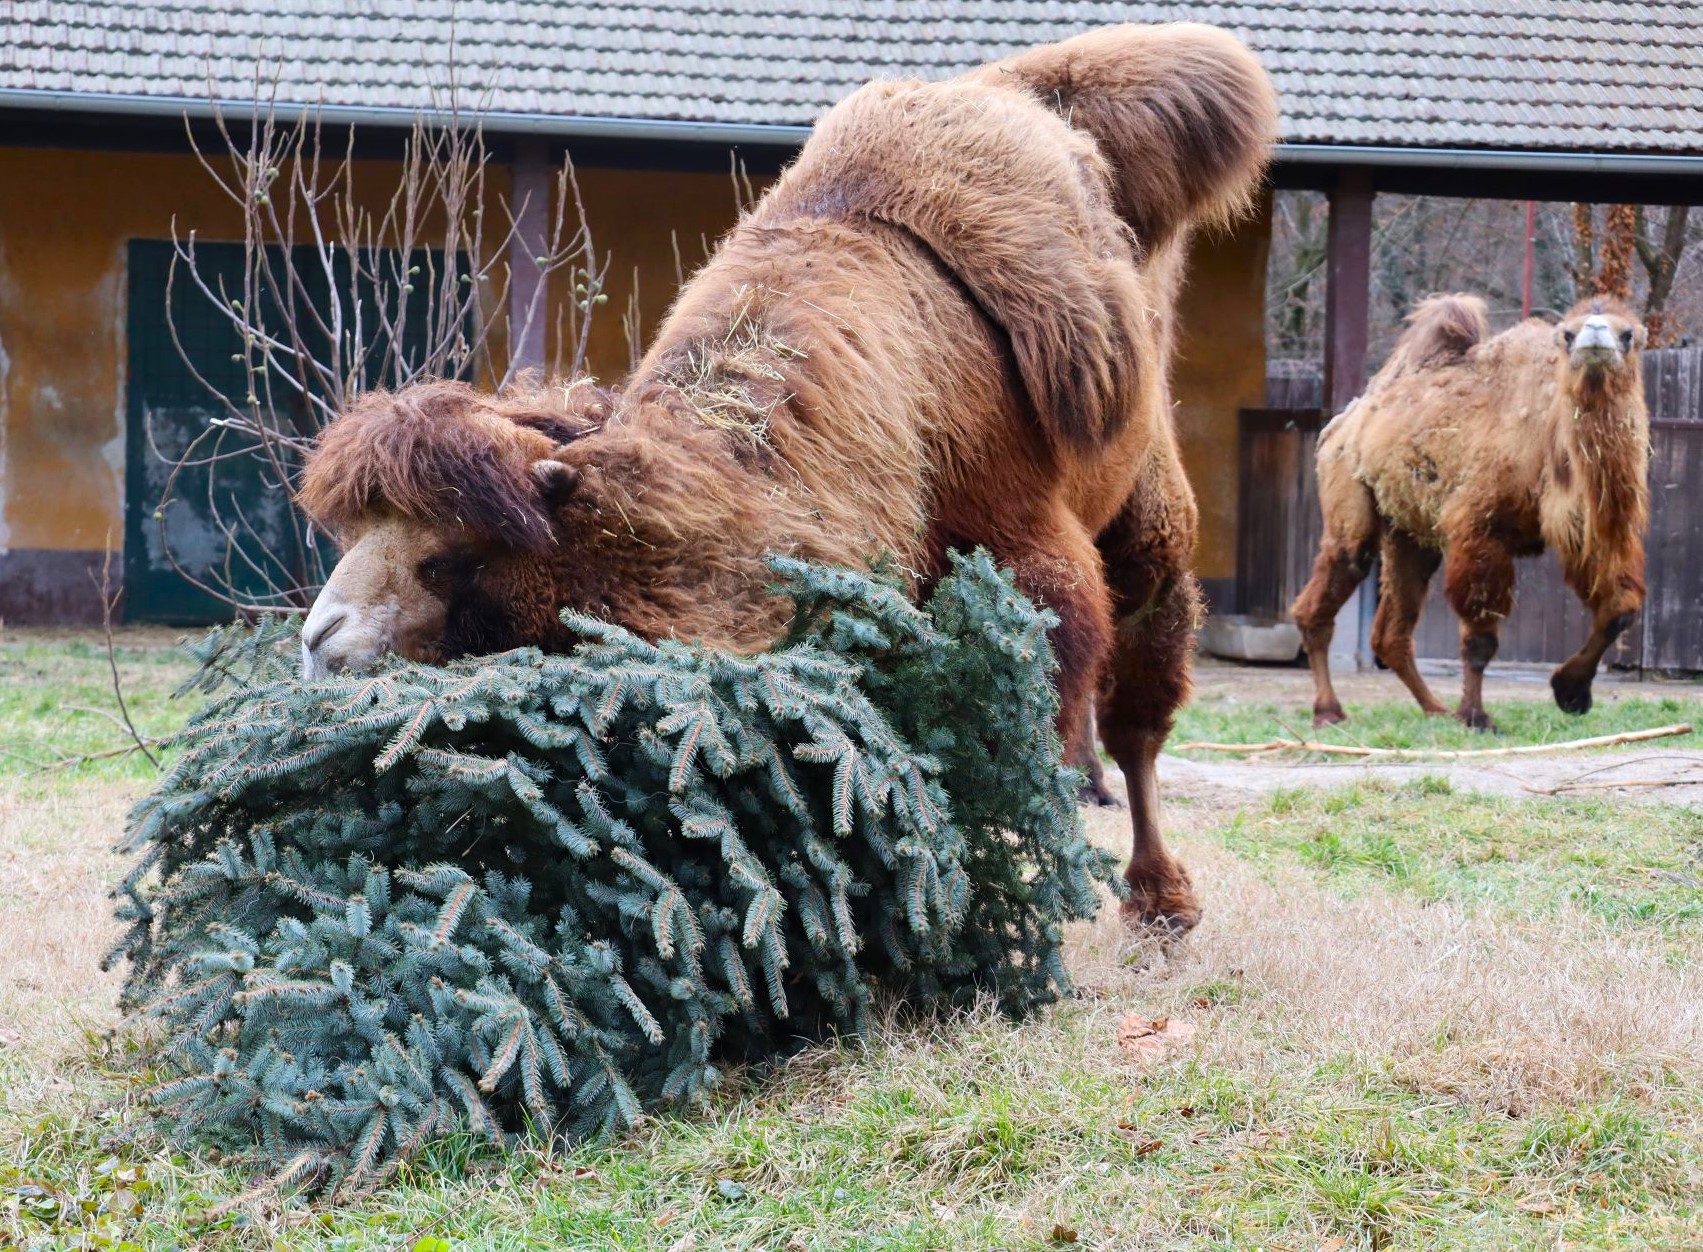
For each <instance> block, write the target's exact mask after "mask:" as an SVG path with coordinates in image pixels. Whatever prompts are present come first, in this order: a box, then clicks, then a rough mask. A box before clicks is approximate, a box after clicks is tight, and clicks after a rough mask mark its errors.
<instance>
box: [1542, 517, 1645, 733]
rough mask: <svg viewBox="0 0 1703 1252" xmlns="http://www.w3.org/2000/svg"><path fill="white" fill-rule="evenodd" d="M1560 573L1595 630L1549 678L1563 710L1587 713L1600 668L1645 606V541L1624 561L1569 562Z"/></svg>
mask: <svg viewBox="0 0 1703 1252" xmlns="http://www.w3.org/2000/svg"><path fill="white" fill-rule="evenodd" d="M1562 572H1563V573H1564V574H1565V575H1566V578H1567V585H1568V586H1570V587H1571V588H1573V590H1574V592H1575V593H1576V594H1577V595H1578V597H1579V599H1581V600H1583V601H1584V602H1585V607H1586V608H1588V609H1590V611H1591V633H1590V635H1589V636H1588V637H1587V638H1586V640H1585V642H1584V644H1583V646H1581V647H1580V649H1579V650H1578V651H1577V652H1575V653H1574V654H1573V655H1572V656H1570V657H1568V658H1567V659H1566V660H1565V661H1563V662H1562V663H1561V664H1560V665H1558V666H1557V667H1556V669H1555V672H1554V673H1553V674H1551V675H1550V676H1549V689H1550V690H1551V691H1553V692H1554V693H1555V703H1556V706H1557V707H1558V708H1560V709H1561V711H1562V712H1563V713H1574V714H1579V713H1588V712H1590V711H1591V684H1592V682H1593V681H1595V679H1596V676H1597V667H1598V666H1599V665H1601V664H1602V659H1603V657H1604V656H1605V655H1606V654H1607V652H1608V650H1609V649H1610V648H1612V647H1613V646H1614V642H1615V640H1617V639H1619V638H1620V636H1621V635H1623V634H1625V633H1626V628H1627V627H1628V626H1630V625H1631V624H1632V619H1633V618H1634V617H1636V616H1637V615H1638V610H1639V609H1641V608H1642V607H1643V606H1644V548H1643V544H1642V543H1640V544H1638V545H1636V546H1635V547H1634V548H1633V549H1632V550H1631V551H1628V552H1626V553H1625V554H1624V557H1623V558H1622V559H1621V560H1616V561H1610V560H1601V561H1598V562H1596V563H1595V566H1594V568H1592V569H1582V568H1575V567H1573V566H1571V565H1569V566H1566V567H1564V568H1563V570H1562Z"/></svg>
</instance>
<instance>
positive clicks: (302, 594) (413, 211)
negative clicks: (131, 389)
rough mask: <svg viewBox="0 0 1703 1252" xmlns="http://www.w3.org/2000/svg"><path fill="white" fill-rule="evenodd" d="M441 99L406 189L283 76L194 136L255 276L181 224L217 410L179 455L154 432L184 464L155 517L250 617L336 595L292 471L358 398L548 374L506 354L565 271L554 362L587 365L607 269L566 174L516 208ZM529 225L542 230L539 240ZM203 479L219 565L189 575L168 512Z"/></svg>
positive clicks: (449, 98) (472, 124)
mask: <svg viewBox="0 0 1703 1252" xmlns="http://www.w3.org/2000/svg"><path fill="white" fill-rule="evenodd" d="M440 94H441V95H442V96H443V100H444V103H443V106H442V107H434V109H433V110H432V112H430V113H429V114H422V115H417V116H416V117H415V119H414V122H413V124H412V126H411V128H410V129H409V131H408V133H407V135H406V136H405V138H404V139H403V140H402V143H401V150H400V155H399V157H398V159H397V160H396V165H397V167H398V168H397V170H396V172H395V174H394V176H393V177H391V178H390V179H388V180H387V181H385V182H384V183H383V184H382V185H381V186H380V187H379V188H376V189H375V188H374V187H373V186H372V183H373V180H374V179H375V178H383V177H384V176H383V175H382V174H380V173H379V172H378V171H379V168H380V167H379V164H378V162H374V161H362V162H357V160H356V157H355V135H354V129H353V128H352V127H350V128H348V129H347V130H346V131H342V132H339V133H337V134H335V135H328V134H327V128H326V127H325V126H324V125H323V123H322V118H321V116H320V114H319V112H318V111H317V110H315V109H308V110H303V111H301V112H299V113H296V114H295V115H294V116H293V117H289V116H285V112H286V111H285V110H281V109H280V107H279V105H278V103H277V100H276V90H275V83H274V84H272V85H270V86H269V85H268V84H266V83H265V82H261V81H257V84H256V91H255V94H254V99H253V102H252V104H251V105H250V107H249V112H248V115H247V116H246V118H237V119H235V120H234V121H233V119H232V118H231V117H229V116H227V114H226V112H225V111H224V110H222V109H219V108H217V107H215V110H214V125H215V128H216V131H217V135H218V143H217V144H209V145H205V146H204V145H203V144H202V143H201V142H200V141H198V139H197V136H196V134H195V132H194V130H193V129H190V143H191V145H192V147H193V148H194V151H195V155H196V157H197V159H198V160H199V161H200V163H201V165H202V167H203V168H204V169H205V170H206V172H207V174H208V176H209V177H211V178H212V179H213V180H214V181H215V182H216V183H217V185H218V187H219V189H220V191H221V192H223V194H224V195H225V196H226V197H227V198H229V199H230V200H231V202H232V203H234V204H235V205H236V206H237V208H238V210H239V211H240V213H241V219H242V268H241V276H240V281H239V282H236V283H233V282H231V281H230V280H229V277H228V275H227V274H224V273H220V272H216V270H217V268H218V267H216V266H214V265H212V264H209V263H207V262H206V260H205V251H204V249H203V248H200V247H198V240H197V235H196V232H195V231H193V230H191V231H189V232H187V234H182V233H180V232H179V230H178V227H177V224H176V222H175V221H174V223H173V228H172V242H173V247H174V256H173V258H172V263H171V271H170V277H169V279H168V283H167V293H166V308H167V317H168V320H169V322H170V331H171V336H172V341H173V343H174V344H175V345H176V347H177V351H178V353H179V355H180V356H181V357H182V359H183V361H184V364H185V365H186V366H187V367H188V369H189V370H190V372H191V373H192V374H193V375H194V377H195V378H196V381H197V382H198V383H200V384H201V385H202V386H203V387H204V388H205V389H206V391H207V393H208V395H209V396H210V397H212V399H213V401H214V405H213V408H214V413H215V415H214V416H213V417H212V418H211V419H210V420H208V421H207V423H206V425H205V428H204V429H201V430H199V431H197V432H196V433H195V435H194V437H193V438H192V439H191V440H190V442H189V444H188V446H187V448H185V449H183V450H182V451H181V453H176V454H173V453H167V452H164V451H162V450H161V448H160V445H159V443H158V441H157V440H156V438H155V432H154V431H153V430H152V429H150V431H149V442H150V446H151V447H152V449H153V451H154V453H155V455H158V456H160V457H162V458H163V459H164V460H166V461H167V462H168V463H169V464H170V472H169V477H168V479H167V482H166V486H165V490H164V492H163V495H162V498H161V500H160V502H159V505H158V508H157V509H156V512H155V514H154V517H155V521H156V523H157V524H158V525H159V527H160V533H161V538H162V546H163V547H164V549H165V552H166V554H167V558H168V560H169V561H170V564H171V566H172V568H173V569H175V570H176V571H177V572H178V573H179V574H180V575H182V576H183V577H184V578H185V579H187V580H188V581H189V582H190V583H192V584H193V585H194V586H195V587H197V588H199V589H200V590H201V591H202V592H204V593H206V594H207V595H209V596H211V597H212V598H213V599H214V600H216V601H217V602H219V603H221V604H224V605H227V606H229V607H230V608H231V609H232V610H233V611H235V612H236V613H238V614H240V615H244V616H252V615H254V614H258V613H267V612H280V611H284V612H288V611H293V610H299V609H302V608H305V607H306V606H307V605H309V604H311V602H312V599H313V596H314V594H315V592H316V591H317V589H318V587H319V586H320V584H322V583H323V581H324V579H325V576H326V574H327V572H328V554H327V553H326V552H325V550H324V547H323V545H322V544H321V542H320V537H319V536H316V535H315V534H314V533H313V528H312V526H311V524H310V523H309V522H308V520H307V519H306V518H305V517H304V516H303V515H302V514H301V512H300V511H299V510H298V509H297V508H296V507H295V504H294V487H295V483H296V475H297V473H298V469H299V466H300V464H301V459H302V455H303V453H304V452H305V451H306V450H307V449H308V447H309V446H310V445H311V444H312V442H313V440H314V438H315V437H316V436H317V435H318V433H319V431H320V429H321V428H322V427H323V426H324V425H325V423H326V422H328V421H329V420H330V419H331V418H332V417H334V416H335V415H336V414H337V413H338V412H340V411H341V410H342V409H343V408H345V407H346V406H347V405H348V404H349V403H350V401H352V400H353V399H354V398H355V396H356V395H358V394H359V393H360V392H362V391H365V390H368V389H371V388H375V387H387V388H396V387H401V386H404V385H406V384H407V383H409V382H412V381H414V380H416V379H421V378H428V377H438V378H453V377H468V378H473V379H476V380H478V381H480V382H481V383H482V384H485V385H490V386H494V387H499V388H500V387H503V386H506V385H507V384H508V383H510V382H511V381H513V379H514V377H515V376H516V374H517V372H519V370H520V369H521V368H522V367H523V366H525V365H534V366H537V365H542V364H543V362H537V361H534V362H525V361H523V360H521V359H520V354H517V353H516V352H513V351H511V350H510V346H511V345H515V344H521V343H526V342H528V341H535V340H537V339H538V338H540V337H541V336H539V335H537V334H535V333H534V332H535V329H536V328H537V327H538V325H539V323H540V322H542V321H543V319H545V318H546V317H547V315H548V297H547V292H548V289H549V280H550V276H551V275H553V274H555V273H557V272H558V271H563V270H566V271H569V273H568V275H567V277H568V279H569V280H570V281H571V282H572V283H573V291H574V296H573V299H572V300H571V301H569V302H568V303H567V305H566V306H565V307H564V309H563V310H562V313H561V316H560V317H559V318H558V321H557V324H556V326H555V327H554V328H553V329H554V331H555V351H554V354H553V356H554V360H553V361H551V362H550V364H551V365H552V367H553V369H554V371H555V372H559V373H566V374H569V375H573V374H577V373H579V372H580V371H581V370H582V369H583V367H584V365H585V355H586V347H587V342H588V336H589V331H590V321H591V314H592V311H593V310H594V309H595V307H596V306H597V304H599V303H602V302H603V300H604V299H605V298H606V297H604V296H603V293H602V287H603V281H604V277H605V275H606V272H607V268H608V261H607V258H605V257H602V256H601V255H600V254H599V253H598V252H597V250H596V249H595V247H594V245H593V240H592V236H591V232H590V229H589V227H588V225H587V222H586V217H585V211H584V205H583V202H582V200H581V198H580V192H579V187H578V184H577V182H576V180H575V177H574V171H573V167H572V164H571V162H569V161H566V160H565V161H564V162H563V165H562V167H561V169H560V170H559V171H558V172H557V173H556V175H555V180H554V181H555V187H554V191H555V194H554V196H553V197H552V198H551V202H550V203H549V204H548V205H545V206H537V205H532V204H529V203H528V200H527V197H526V196H524V195H523V196H521V197H519V199H518V202H516V203H511V199H513V197H506V196H502V195H498V194H496V193H495V192H494V191H493V190H492V188H491V186H490V183H491V181H492V180H491V177H490V175H491V172H492V171H491V165H492V156H491V152H490V149H489V148H488V147H487V144H486V140H485V135H484V131H483V128H482V126H481V124H480V118H479V114H478V112H477V110H468V109H464V108H462V107H461V105H460V104H459V102H458V93H457V91H456V89H455V87H454V85H453V81H452V83H451V86H450V87H449V88H448V89H447V91H445V92H444V93H440ZM339 141H340V142H339ZM338 147H340V148H341V151H337V150H335V149H336V148H338ZM358 184H359V186H358ZM493 210H495V214H496V220H495V221H493V213H492V211H493ZM523 220H528V221H530V222H531V223H533V224H534V236H533V238H531V239H527V238H525V236H524V234H523V232H522V230H521V222H522V221H523ZM539 224H541V230H539V229H538V226H539ZM511 266H515V267H518V266H526V267H530V268H531V269H532V271H533V272H532V273H528V274H523V273H520V272H519V271H518V269H516V268H511ZM178 283H187V284H189V285H190V286H191V287H192V288H193V289H194V291H195V292H196V293H198V294H199V296H200V297H202V298H203V299H204V300H205V301H206V302H207V303H208V305H209V306H210V308H211V309H212V310H214V311H215V316H216V317H217V318H218V319H221V320H222V321H223V322H225V323H228V325H229V326H230V328H231V329H232V330H234V331H235V332H236V334H237V336H238V337H239V339H240V342H241V350H240V360H241V366H242V371H243V373H242V376H243V378H244V379H245V380H246V387H239V388H237V391H236V394H232V392H231V390H230V389H228V388H227V387H221V386H219V385H218V384H217V383H216V382H215V381H213V380H212V379H210V378H208V377H206V376H205V374H204V373H203V372H202V370H201V369H200V368H199V367H198V365H197V363H196V361H195V360H194V359H192V356H191V353H190V351H189V350H188V349H187V348H186V346H185V343H184V340H183V336H182V334H181V330H180V327H179V325H178V322H177V319H176V317H175V315H174V313H173V307H172V306H173V299H172V289H173V287H174V286H175V285H176V284H178ZM511 295H513V296H514V297H515V298H512V299H511ZM517 305H518V306H519V307H515V306H517ZM234 359H235V358H233V360H234ZM256 462H258V466H259V470H260V474H261V479H262V482H263V484H264V486H265V488H266V489H267V490H269V491H270V490H277V491H280V492H281V493H283V495H284V496H285V499H286V503H285V506H284V509H285V513H286V517H285V520H284V523H283V525H284V528H285V532H286V535H287V541H286V542H284V543H282V544H280V543H279V542H278V539H277V532H276V527H275V526H274V527H273V528H272V534H271V535H270V536H268V535H263V534H262V533H261V532H260V530H259V529H258V528H257V527H256V525H255V524H254V522H253V520H252V519H251V518H250V517H249V516H248V513H247V512H246V511H245V502H244V500H243V499H242V498H241V497H240V495H239V492H238V491H237V490H236V489H235V488H234V486H233V475H234V473H235V472H236V471H237V470H238V469H239V468H241V469H242V470H244V471H245V472H247V473H248V474H250V475H251V476H252V473H253V471H254V469H255V463H256ZM190 471H196V473H195V474H193V475H192V474H190V473H189V472H190ZM202 475H204V476H205V483H204V484H203V483H201V482H199V481H197V482H195V485H194V486H193V488H192V489H193V490H194V491H195V492H196V495H197V498H198V503H202V501H201V500H200V499H199V497H200V496H201V493H202V492H203V491H204V492H205V501H204V504H205V509H206V514H207V516H208V517H209V518H210V519H211V525H212V527H213V528H214V530H216V532H217V543H218V545H219V546H220V547H221V548H222V551H223V557H222V560H219V561H215V562H214V563H213V566H212V568H211V569H208V568H205V567H202V568H196V569H191V568H186V562H185V561H181V560H180V559H179V557H178V556H177V555H174V554H173V553H172V545H171V542H170V540H169V537H168V536H167V532H166V526H165V514H166V510H167V509H168V508H169V507H170V505H171V504H172V502H173V501H174V499H177V498H180V492H182V491H184V490H186V489H191V488H190V487H189V483H190V481H191V479H198V478H199V477H201V476H202ZM280 549H282V550H280Z"/></svg>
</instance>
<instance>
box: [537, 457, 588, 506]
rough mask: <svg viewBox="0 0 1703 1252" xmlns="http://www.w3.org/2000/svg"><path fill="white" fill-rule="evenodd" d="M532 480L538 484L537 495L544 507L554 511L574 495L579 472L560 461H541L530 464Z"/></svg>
mask: <svg viewBox="0 0 1703 1252" xmlns="http://www.w3.org/2000/svg"><path fill="white" fill-rule="evenodd" d="M532 480H533V481H534V482H536V483H537V484H538V494H539V495H540V496H542V497H543V499H544V507H545V508H547V509H554V508H557V507H559V506H560V505H561V504H563V503H564V502H565V501H566V500H567V498H568V497H569V496H571V495H573V494H574V490H575V488H577V487H578V486H579V480H580V472H579V471H578V470H577V469H575V468H574V467H573V466H571V465H564V464H563V463H562V462H560V461H551V460H548V459H546V460H542V461H534V462H533V463H532Z"/></svg>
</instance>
